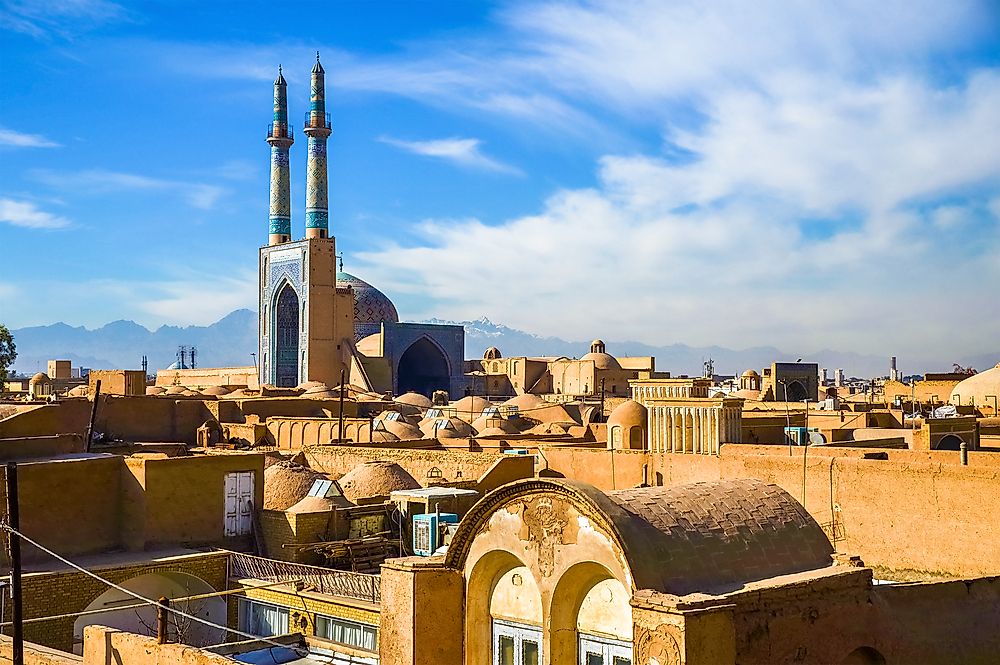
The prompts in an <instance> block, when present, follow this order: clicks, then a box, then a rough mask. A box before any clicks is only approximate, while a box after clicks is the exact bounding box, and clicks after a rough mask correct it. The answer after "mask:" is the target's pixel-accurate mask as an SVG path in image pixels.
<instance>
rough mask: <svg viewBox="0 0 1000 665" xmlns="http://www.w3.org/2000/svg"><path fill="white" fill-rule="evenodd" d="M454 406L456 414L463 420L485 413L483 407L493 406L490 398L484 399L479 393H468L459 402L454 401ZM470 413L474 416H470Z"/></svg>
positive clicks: (470, 419)
mask: <svg viewBox="0 0 1000 665" xmlns="http://www.w3.org/2000/svg"><path fill="white" fill-rule="evenodd" d="M451 406H452V408H453V409H455V415H456V416H458V417H459V418H461V419H462V420H467V421H470V422H471V421H472V420H475V419H476V418H478V417H479V416H481V415H483V409H485V408H486V407H488V406H493V405H492V404H491V403H490V401H489V400H487V399H484V398H482V397H480V396H478V395H466V396H465V397H463V398H462V399H460V400H458V401H457V402H453V403H452V405H451ZM469 414H472V418H469Z"/></svg>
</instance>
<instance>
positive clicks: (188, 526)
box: [123, 453, 264, 549]
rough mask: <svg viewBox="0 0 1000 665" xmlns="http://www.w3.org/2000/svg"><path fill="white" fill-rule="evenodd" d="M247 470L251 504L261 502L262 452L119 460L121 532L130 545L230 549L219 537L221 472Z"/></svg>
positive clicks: (243, 540) (222, 526)
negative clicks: (251, 475) (251, 478)
mask: <svg viewBox="0 0 1000 665" xmlns="http://www.w3.org/2000/svg"><path fill="white" fill-rule="evenodd" d="M241 471H252V472H253V473H254V474H255V475H254V505H256V506H263V505H264V456H263V455H261V454H259V453H243V454H230V455H199V456H194V457H172V458H163V459H149V458H141V457H140V458H136V457H131V458H127V459H126V464H125V473H124V476H123V477H124V481H125V487H124V489H125V501H126V502H127V503H128V505H127V506H126V511H125V512H126V514H127V515H129V518H130V519H129V523H128V525H127V529H126V534H127V540H128V544H129V546H130V547H131V548H136V549H145V548H153V547H156V546H160V545H165V544H178V543H184V544H185V545H189V546H194V545H219V546H230V547H236V546H239V545H243V544H246V543H247V542H248V538H249V537H237V538H234V539H228V538H226V537H225V535H224V534H225V482H226V475H228V474H230V473H236V472H241Z"/></svg>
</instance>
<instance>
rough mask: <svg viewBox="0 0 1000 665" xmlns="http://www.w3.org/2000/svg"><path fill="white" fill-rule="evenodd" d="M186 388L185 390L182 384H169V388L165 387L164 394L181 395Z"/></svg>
mask: <svg viewBox="0 0 1000 665" xmlns="http://www.w3.org/2000/svg"><path fill="white" fill-rule="evenodd" d="M186 390H187V388H185V387H184V386H170V387H169V388H167V390H166V393H165V394H167V395H183V394H184V391H186Z"/></svg>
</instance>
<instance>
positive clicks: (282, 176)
mask: <svg viewBox="0 0 1000 665" xmlns="http://www.w3.org/2000/svg"><path fill="white" fill-rule="evenodd" d="M292 134H293V132H292V127H290V126H289V124H288V84H286V83H285V77H284V76H282V74H281V65H278V78H276V79H274V119H273V120H272V121H271V126H270V127H268V130H267V142H268V143H269V144H270V146H271V207H270V214H269V220H270V221H269V227H270V229H269V235H268V244H270V245H280V244H282V243H286V242H288V241H290V240H291V239H292V203H291V199H292V186H291V181H290V178H289V164H288V152H289V148H291V147H292V143H294V142H295V138H294V137H293V135H292ZM310 142H311V139H310ZM325 144H326V140H325V139H324V148H325ZM323 163H324V168H325V164H326V161H325V158H324V162H323Z"/></svg>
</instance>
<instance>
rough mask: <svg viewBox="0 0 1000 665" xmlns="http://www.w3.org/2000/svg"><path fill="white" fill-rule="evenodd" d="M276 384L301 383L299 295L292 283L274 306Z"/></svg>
mask: <svg viewBox="0 0 1000 665" xmlns="http://www.w3.org/2000/svg"><path fill="white" fill-rule="evenodd" d="M274 333H275V334H274V339H275V342H274V375H275V376H274V385H276V386H278V387H286V388H287V387H295V386H297V385H298V384H299V296H298V294H297V293H295V289H293V288H292V285H291V284H285V286H283V287H282V289H281V291H280V292H279V293H278V300H277V303H276V304H275V307H274Z"/></svg>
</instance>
